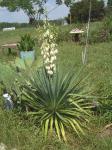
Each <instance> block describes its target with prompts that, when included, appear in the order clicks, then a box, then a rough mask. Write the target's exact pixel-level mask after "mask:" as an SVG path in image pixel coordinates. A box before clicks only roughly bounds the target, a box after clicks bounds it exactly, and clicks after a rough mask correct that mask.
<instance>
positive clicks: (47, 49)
mask: <svg viewBox="0 0 112 150" xmlns="http://www.w3.org/2000/svg"><path fill="white" fill-rule="evenodd" d="M44 29H45V32H44V33H43V34H42V46H41V55H42V57H43V63H44V66H45V69H46V71H47V73H48V74H49V75H53V73H54V72H55V71H56V64H55V61H56V54H57V53H58V49H57V44H56V43H55V41H56V38H55V34H54V33H53V31H52V26H51V25H50V24H49V23H45V25H44Z"/></svg>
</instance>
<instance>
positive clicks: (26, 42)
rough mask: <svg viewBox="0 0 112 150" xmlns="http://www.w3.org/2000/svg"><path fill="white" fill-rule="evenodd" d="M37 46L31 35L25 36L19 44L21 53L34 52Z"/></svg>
mask: <svg viewBox="0 0 112 150" xmlns="http://www.w3.org/2000/svg"><path fill="white" fill-rule="evenodd" d="M34 46H35V40H34V39H33V38H32V37H31V36H30V34H25V35H24V36H22V37H21V41H20V42H19V44H18V49H19V51H32V50H33V48H34Z"/></svg>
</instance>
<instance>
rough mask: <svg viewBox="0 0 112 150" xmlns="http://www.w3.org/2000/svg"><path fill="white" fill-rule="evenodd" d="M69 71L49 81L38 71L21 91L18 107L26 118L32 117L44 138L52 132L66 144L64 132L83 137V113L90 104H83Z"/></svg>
mask: <svg viewBox="0 0 112 150" xmlns="http://www.w3.org/2000/svg"><path fill="white" fill-rule="evenodd" d="M78 77H79V74H78V75H75V74H74V72H73V71H72V72H71V71H70V72H69V73H67V74H63V73H61V72H60V71H57V73H56V74H55V75H54V76H52V77H49V76H48V75H47V74H46V72H45V70H44V69H40V70H38V71H37V73H36V74H35V75H34V77H32V78H31V80H30V81H29V82H27V83H26V84H25V85H24V86H23V89H22V97H21V101H22V105H24V106H27V110H28V114H29V115H31V116H34V118H35V119H36V123H37V125H38V127H40V129H41V130H42V131H43V132H44V135H45V137H47V135H52V134H53V132H56V134H57V136H58V138H59V139H61V137H62V138H63V139H64V141H66V140H67V139H66V131H68V130H73V131H75V132H76V133H77V134H78V135H79V136H80V133H81V134H84V131H83V127H86V126H84V124H83V122H85V121H88V116H89V113H88V111H87V110H86V109H88V108H90V107H91V104H90V102H89V101H88V100H86V98H85V96H81V95H83V94H85V91H83V88H84V87H83V86H81V85H80V84H81V81H82V80H79V79H78Z"/></svg>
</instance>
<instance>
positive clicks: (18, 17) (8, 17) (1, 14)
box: [0, 0, 69, 23]
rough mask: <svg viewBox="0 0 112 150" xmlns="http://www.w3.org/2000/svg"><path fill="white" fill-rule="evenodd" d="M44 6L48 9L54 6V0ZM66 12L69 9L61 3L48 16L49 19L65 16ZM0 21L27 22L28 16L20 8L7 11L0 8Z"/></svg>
mask: <svg viewBox="0 0 112 150" xmlns="http://www.w3.org/2000/svg"><path fill="white" fill-rule="evenodd" d="M46 7H47V9H48V11H49V10H52V9H53V8H54V7H56V4H55V0H49V1H48V3H47V4H46ZM68 13H69V9H68V8H67V7H66V6H65V5H61V6H59V7H58V8H57V9H55V10H54V11H52V13H50V14H49V15H48V17H49V19H58V18H63V17H65V16H67V15H68ZM0 22H19V23H20V22H28V17H27V16H26V14H25V13H24V12H23V11H22V10H21V11H19V12H9V11H8V10H7V9H6V8H0Z"/></svg>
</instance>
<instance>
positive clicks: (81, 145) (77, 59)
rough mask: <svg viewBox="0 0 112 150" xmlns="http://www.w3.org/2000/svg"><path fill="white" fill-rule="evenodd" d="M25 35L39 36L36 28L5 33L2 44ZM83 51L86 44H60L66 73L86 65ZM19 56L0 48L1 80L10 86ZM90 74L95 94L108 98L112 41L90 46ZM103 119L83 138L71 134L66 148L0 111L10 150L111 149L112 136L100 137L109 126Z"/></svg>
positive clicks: (1, 136) (0, 134) (1, 137)
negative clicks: (103, 129) (12, 64)
mask: <svg viewBox="0 0 112 150" xmlns="http://www.w3.org/2000/svg"><path fill="white" fill-rule="evenodd" d="M95 26H96V25H95ZM25 33H31V34H33V36H36V34H37V33H36V30H35V29H33V28H25V29H24V28H22V29H17V30H16V31H9V32H2V31H1V32H0V45H2V44H6V43H13V42H17V41H18V40H20V36H21V35H23V34H25ZM35 49H36V52H37V59H36V61H35V62H34V65H33V68H34V69H35V68H37V67H39V66H40V65H41V63H42V60H41V56H40V50H39V48H38V47H36V48H35ZM82 50H84V45H79V44H76V43H73V42H70V41H69V42H61V43H59V54H58V64H59V65H60V66H61V67H62V69H63V70H65V71H67V70H69V69H70V68H72V67H75V68H76V70H79V68H80V67H81V66H82V61H81V54H82ZM16 57H17V56H16V55H10V56H9V55H8V54H7V53H4V54H3V53H2V52H1V48H0V62H2V63H4V62H5V63H4V65H1V64H0V66H1V67H0V80H6V83H7V82H8V81H10V82H9V84H11V83H12V82H13V79H14V78H15V76H16V75H15V73H14V70H11V69H10V67H9V66H8V67H7V65H10V63H14V60H15V59H16ZM6 64H7V65H6ZM5 70H6V71H5ZM29 72H30V70H29ZM88 74H89V75H90V76H89V79H88V80H87V81H88V84H89V86H90V88H91V87H92V89H93V94H94V95H98V96H107V95H110V94H112V42H107V43H106V42H105V43H99V44H98V43H97V44H93V45H89V47H88V61H87V65H86V67H85V69H84V72H83V75H85V76H86V75H88ZM103 120H105V118H102V117H101V118H97V117H96V119H95V120H93V121H92V125H91V127H90V128H91V130H89V133H87V135H86V137H82V139H78V138H76V136H75V135H74V136H73V135H68V136H69V139H70V140H69V142H68V144H67V145H66V144H64V143H63V142H60V141H58V140H57V138H53V139H52V140H51V139H48V140H47V141H44V140H43V137H42V136H41V135H38V134H37V130H38V129H37V128H36V127H35V126H34V124H33V122H31V121H30V120H29V121H27V120H26V121H25V120H22V119H21V118H20V117H18V115H15V114H14V113H13V112H8V113H7V112H3V111H2V110H0V143H1V142H3V143H5V144H6V145H7V146H8V149H9V150H10V149H11V148H14V147H16V148H17V149H18V150H37V149H38V150H111V147H112V140H111V137H110V138H109V137H106V138H105V137H104V138H103V139H102V138H101V137H99V132H100V131H101V130H102V128H103V126H104V125H106V122H105V121H103ZM102 122H103V123H102ZM107 122H108V121H107Z"/></svg>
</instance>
